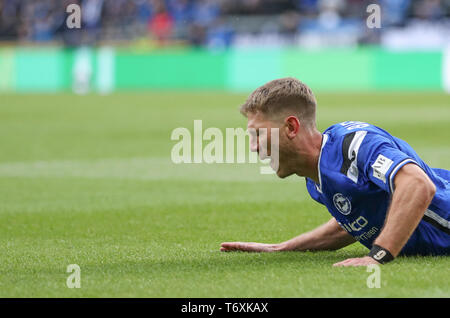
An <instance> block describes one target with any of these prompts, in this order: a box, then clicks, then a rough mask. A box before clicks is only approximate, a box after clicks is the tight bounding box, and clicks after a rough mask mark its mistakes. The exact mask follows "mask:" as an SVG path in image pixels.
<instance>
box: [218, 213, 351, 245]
mask: <svg viewBox="0 0 450 318" xmlns="http://www.w3.org/2000/svg"><path fill="white" fill-rule="evenodd" d="M354 242H355V239H354V238H353V237H352V236H351V235H350V234H348V233H347V232H346V231H345V230H344V229H342V228H341V227H340V226H339V224H338V223H337V221H336V220H335V219H334V218H332V219H331V220H329V221H328V222H327V223H325V224H323V225H321V226H319V227H318V228H316V229H314V230H312V231H310V232H307V233H303V234H300V235H299V236H296V237H294V238H293V239H290V240H289V241H286V242H282V243H278V244H264V243H253V242H251V243H250V242H225V243H222V244H221V248H220V250H221V251H224V252H228V251H246V252H277V251H308V250H309V251H319V250H337V249H340V248H342V247H345V246H347V245H350V244H352V243H354Z"/></svg>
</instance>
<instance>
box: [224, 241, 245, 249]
mask: <svg viewBox="0 0 450 318" xmlns="http://www.w3.org/2000/svg"><path fill="white" fill-rule="evenodd" d="M243 244H245V243H241V242H224V243H222V244H221V247H222V248H221V249H220V250H222V249H223V250H224V251H239V250H243V249H242V248H243V246H244V245H243Z"/></svg>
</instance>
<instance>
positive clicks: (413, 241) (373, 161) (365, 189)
mask: <svg viewBox="0 0 450 318" xmlns="http://www.w3.org/2000/svg"><path fill="white" fill-rule="evenodd" d="M407 163H414V164H417V165H418V166H420V167H421V168H422V169H423V170H424V171H425V173H426V174H427V175H428V176H429V177H430V179H431V180H432V181H433V182H434V184H435V186H436V194H435V196H434V198H433V200H432V202H431V204H430V205H429V207H428V209H427V210H426V212H425V214H424V216H423V218H422V220H421V221H420V223H419V225H418V227H417V228H416V230H415V231H414V232H413V234H412V235H411V237H410V238H409V240H408V242H407V243H406V245H405V246H404V247H403V249H402V251H401V252H400V254H401V255H417V254H420V255H427V254H433V255H445V254H447V255H448V254H450V222H449V220H450V171H448V170H444V169H435V168H430V167H429V166H428V165H427V164H425V163H424V162H423V161H422V160H421V159H420V158H419V156H418V155H417V154H416V152H415V151H414V150H413V149H412V148H411V146H410V145H408V144H407V143H406V142H405V141H403V140H401V139H398V138H396V137H394V136H391V135H390V134H389V133H388V132H386V131H385V130H383V129H381V128H378V127H376V126H373V125H370V124H367V123H363V122H354V121H348V122H343V123H340V124H336V125H333V126H331V127H329V128H328V129H327V130H326V131H325V132H324V133H323V138H322V148H321V152H320V157H319V163H318V169H319V184H316V183H315V182H314V181H313V180H311V179H309V178H306V186H307V189H308V192H309V194H310V195H311V197H312V198H313V199H314V200H316V201H317V202H319V203H321V204H323V205H325V206H326V207H327V209H328V211H329V212H330V213H331V215H332V216H333V217H334V218H335V219H336V220H337V221H338V223H339V224H340V226H341V227H343V228H344V229H345V230H346V231H347V232H348V233H349V234H350V235H352V236H353V237H354V238H355V239H356V240H357V241H359V242H360V243H361V244H363V245H364V246H366V247H367V248H369V249H370V248H371V247H372V244H373V242H374V241H375V239H376V238H377V236H378V235H379V234H380V232H381V230H382V228H383V225H384V222H385V219H386V214H387V212H388V208H389V204H390V200H391V196H392V193H393V191H394V177H395V175H396V173H397V172H398V171H399V169H400V168H401V167H403V166H404V165H405V164H407Z"/></svg>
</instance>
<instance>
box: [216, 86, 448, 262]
mask: <svg viewBox="0 0 450 318" xmlns="http://www.w3.org/2000/svg"><path fill="white" fill-rule="evenodd" d="M241 113H242V114H244V115H245V116H246V117H247V119H248V128H249V131H250V132H251V131H256V133H255V134H253V135H252V134H251V135H250V145H251V150H252V151H257V152H258V154H259V156H260V158H261V159H265V158H263V157H266V156H265V155H262V154H267V157H270V155H271V149H270V148H271V147H270V145H271V141H270V136H271V129H273V128H278V129H279V144H278V157H279V162H275V163H274V158H275V156H272V158H271V159H272V161H271V166H272V168H274V170H276V173H277V175H278V176H279V177H280V178H285V177H287V176H290V175H292V174H297V175H298V176H304V177H305V178H306V187H307V189H308V192H309V194H310V195H311V197H312V198H313V199H314V200H316V201H317V202H319V203H321V204H323V205H325V206H326V207H327V209H328V211H329V212H330V213H331V215H332V216H333V218H331V220H329V221H328V222H327V223H325V224H323V225H322V226H320V227H318V228H316V229H314V230H312V231H310V232H308V233H304V234H301V235H299V236H297V237H295V238H293V239H291V240H289V241H286V242H282V243H279V244H263V243H245V242H228V243H222V244H221V249H220V250H221V251H248V252H274V251H306V250H310V251H318V250H337V249H340V248H343V247H345V246H347V245H349V244H352V243H354V242H356V241H359V242H360V243H361V244H363V245H364V246H366V247H367V248H369V249H370V252H369V254H368V255H367V256H365V257H362V258H350V259H347V260H344V261H342V262H339V263H336V264H334V265H335V266H366V265H369V264H379V263H381V264H383V263H386V262H389V261H391V260H393V259H394V258H395V257H396V256H398V255H450V225H449V223H450V222H449V220H450V171H448V170H443V169H432V168H430V167H428V165H426V164H425V163H424V162H423V161H422V160H421V159H420V158H419V156H418V155H417V154H416V153H415V151H414V150H413V149H412V148H411V147H410V146H409V145H408V144H407V143H406V142H404V141H402V140H400V139H398V138H396V137H393V136H391V135H390V134H389V133H387V132H386V131H384V130H382V129H380V128H378V127H375V126H372V125H370V124H367V123H362V122H344V123H340V124H336V125H333V126H331V127H329V128H328V129H327V130H325V132H324V133H323V134H322V133H320V132H319V131H318V130H317V128H316V123H315V120H316V118H315V115H316V100H315V97H314V95H313V93H312V91H311V90H310V88H309V87H308V86H306V85H305V84H303V83H302V82H300V81H299V80H297V79H294V78H282V79H278V80H274V81H271V82H269V83H267V84H265V85H264V86H261V87H259V88H258V89H256V90H255V91H254V92H253V93H252V94H251V95H250V96H249V98H248V99H247V101H246V102H245V104H244V105H242V106H241ZM261 128H265V129H261ZM264 145H268V146H266V147H265V148H264V149H261V147H264Z"/></svg>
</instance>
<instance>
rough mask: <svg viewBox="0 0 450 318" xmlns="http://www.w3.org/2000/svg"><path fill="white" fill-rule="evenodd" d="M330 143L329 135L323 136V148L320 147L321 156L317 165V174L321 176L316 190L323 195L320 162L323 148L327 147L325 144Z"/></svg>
mask: <svg viewBox="0 0 450 318" xmlns="http://www.w3.org/2000/svg"><path fill="white" fill-rule="evenodd" d="M327 141H328V134H323V135H322V146H321V147H320V154H319V160H318V163H317V174H318V176H319V184H317V183H316V184H315V185H316V189H317V191H319V192H320V193H322V176H321V174H320V160H321V158H322V151H323V147H325V144H326V143H327Z"/></svg>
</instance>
